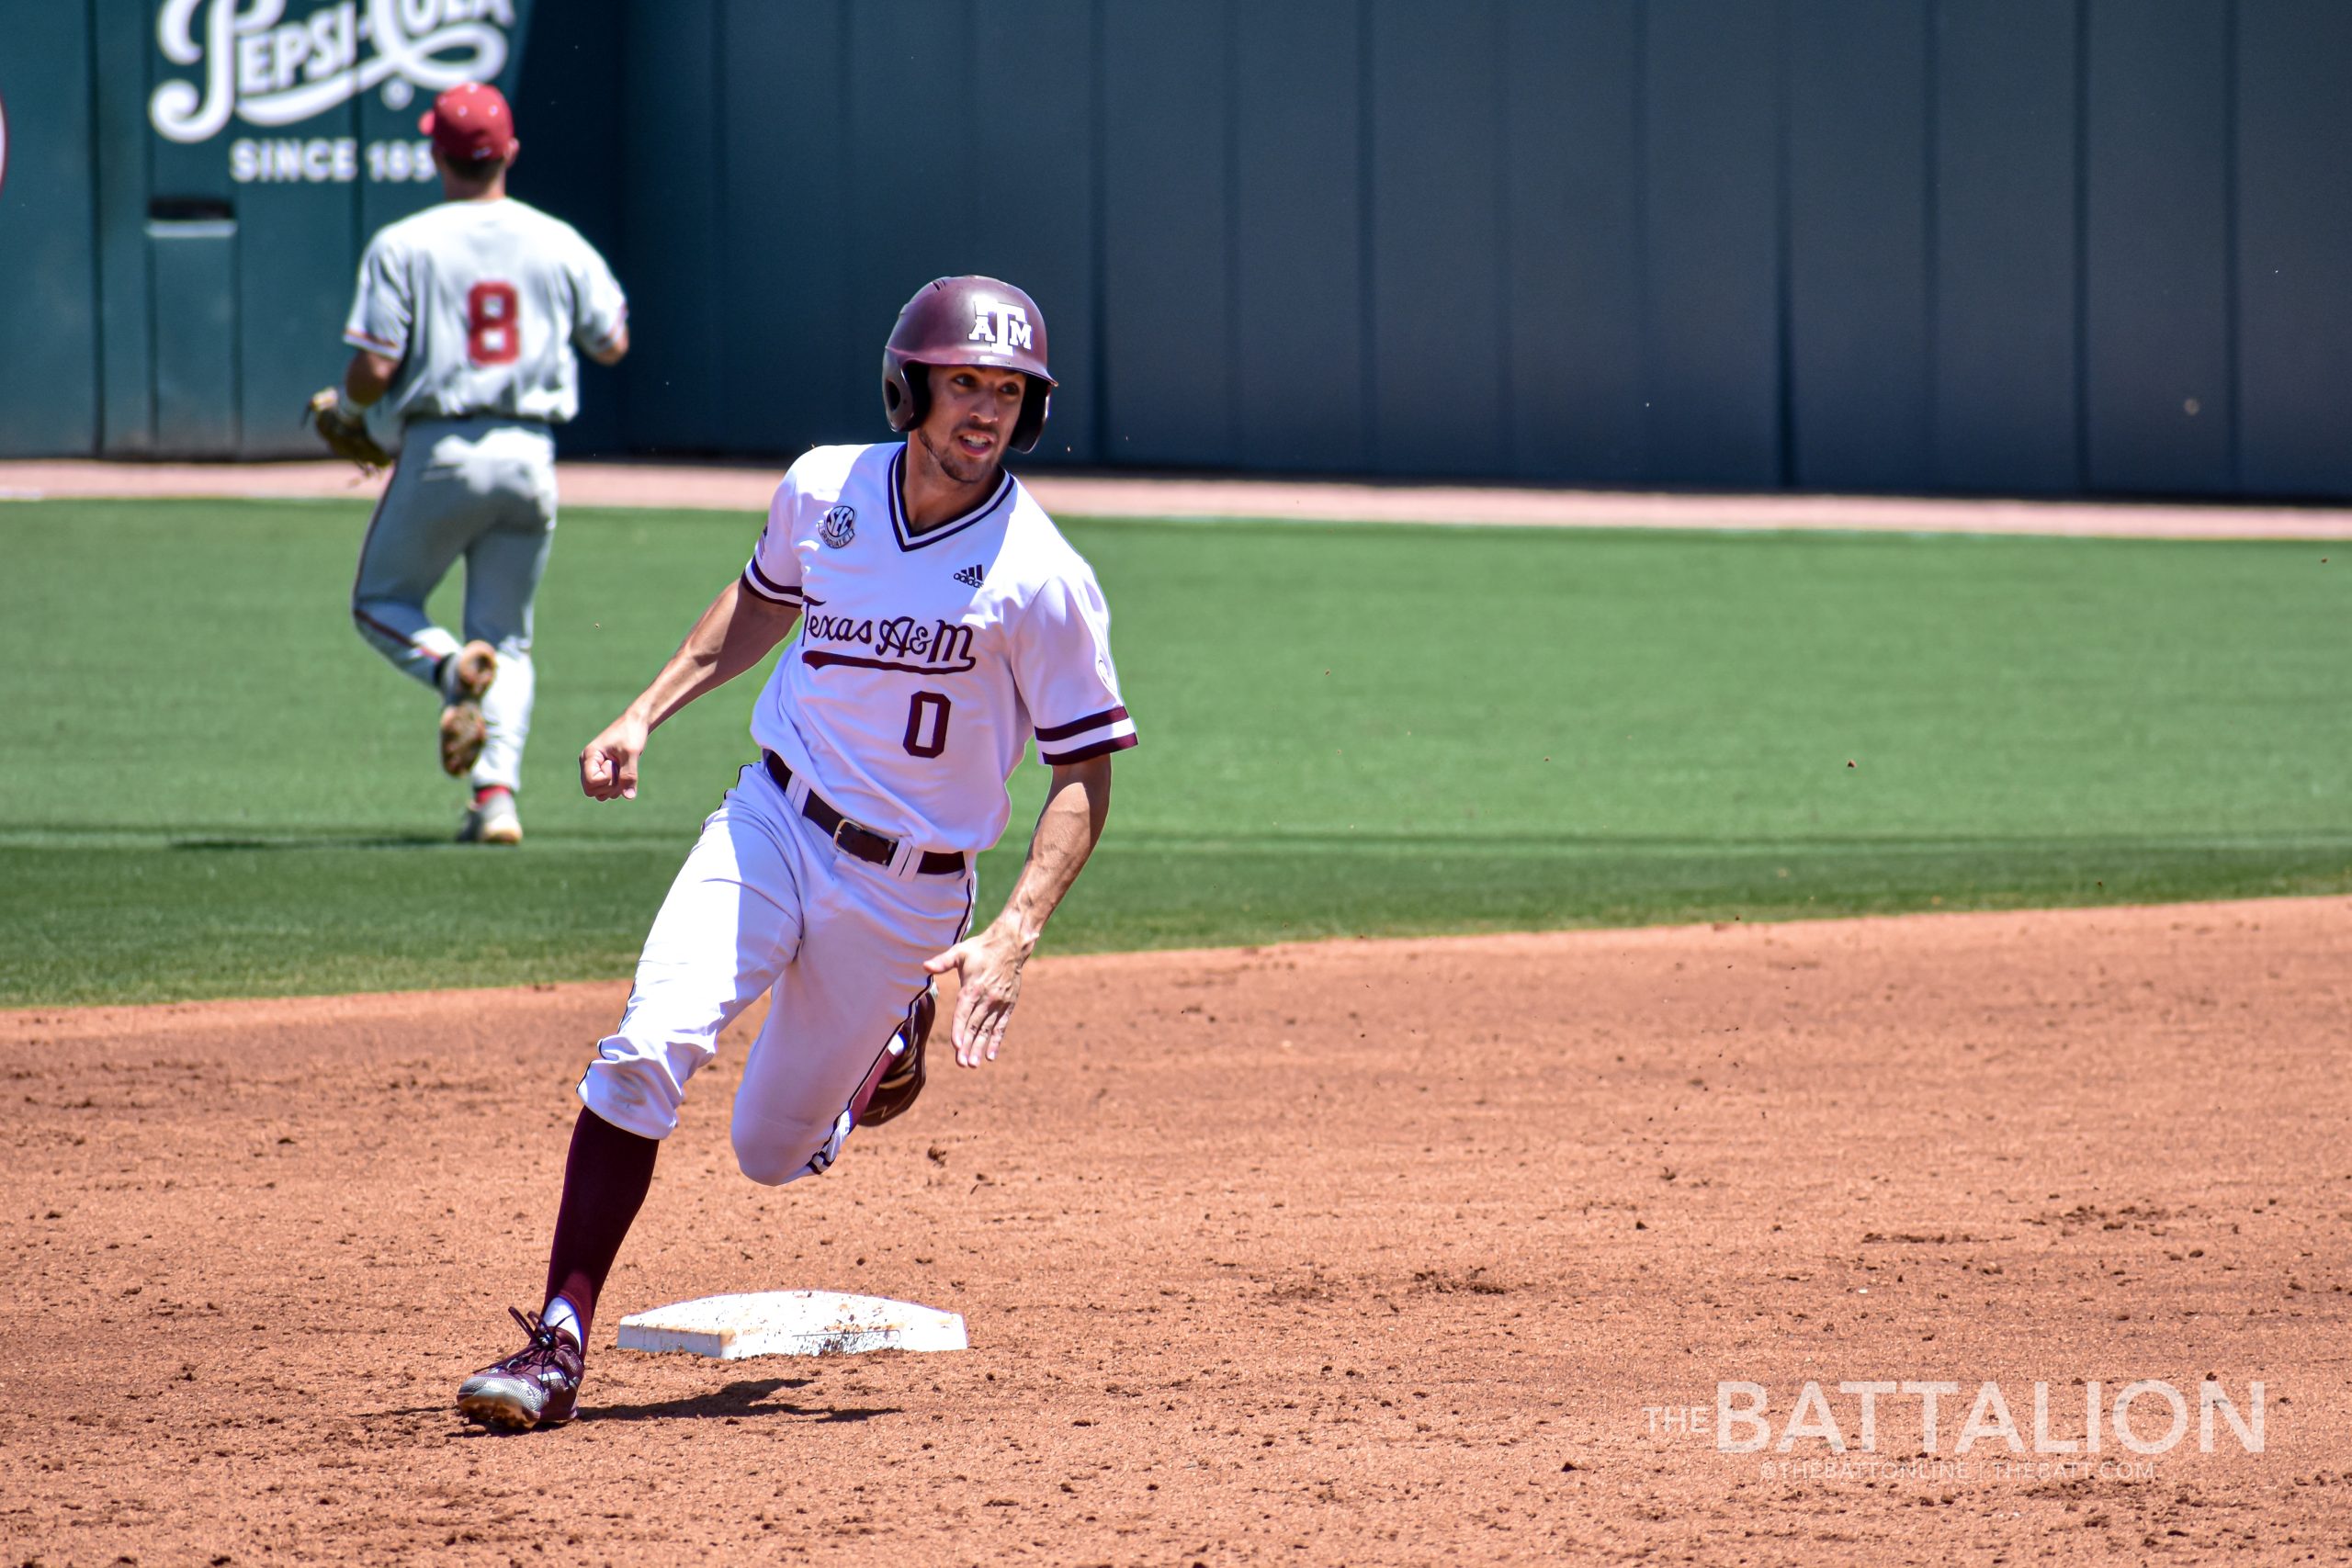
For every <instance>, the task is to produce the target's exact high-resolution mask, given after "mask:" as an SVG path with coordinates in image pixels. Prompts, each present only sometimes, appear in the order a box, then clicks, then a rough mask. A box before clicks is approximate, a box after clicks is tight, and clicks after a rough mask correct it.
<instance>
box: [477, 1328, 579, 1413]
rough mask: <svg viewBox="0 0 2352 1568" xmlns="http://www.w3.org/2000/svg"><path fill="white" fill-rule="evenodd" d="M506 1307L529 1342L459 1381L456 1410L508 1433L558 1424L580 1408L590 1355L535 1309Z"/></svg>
mask: <svg viewBox="0 0 2352 1568" xmlns="http://www.w3.org/2000/svg"><path fill="white" fill-rule="evenodd" d="M506 1310H507V1311H508V1312H509V1313H512V1314H514V1318H515V1322H517V1323H519V1324H521V1325H523V1332H524V1333H526V1334H527V1335H529V1336H530V1337H531V1342H530V1343H529V1344H528V1345H526V1346H524V1347H523V1348H521V1349H520V1350H517V1351H515V1354H513V1355H511V1356H509V1357H507V1358H506V1359H504V1360H503V1361H501V1362H499V1363H498V1364H497V1365H496V1366H492V1367H484V1368H483V1369H482V1370H481V1371H478V1372H476V1373H475V1374H474V1375H473V1376H471V1377H469V1378H468V1379H467V1380H466V1381H465V1382H462V1383H460V1384H458V1414H459V1415H460V1416H464V1417H465V1418H466V1419H467V1420H469V1421H479V1422H480V1423H481V1424H482V1425H483V1426H485V1427H499V1428H500V1429H501V1430H503V1431H508V1432H527V1431H529V1430H530V1429H531V1428H532V1427H556V1426H560V1425H562V1424H563V1423H564V1422H566V1421H569V1420H571V1418H572V1416H574V1415H576V1414H577V1413H578V1406H579V1400H580V1378H581V1374H582V1372H584V1371H586V1370H587V1359H586V1358H585V1357H583V1356H582V1354H581V1352H580V1345H579V1342H578V1341H576V1340H574V1339H573V1338H572V1337H571V1335H569V1334H564V1333H560V1332H559V1331H558V1330H556V1329H552V1328H549V1327H548V1325H546V1324H544V1323H542V1322H540V1321H539V1314H537V1313H535V1312H517V1311H515V1308H513V1307H508V1308H507V1309H506Z"/></svg>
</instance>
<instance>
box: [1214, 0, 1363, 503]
mask: <svg viewBox="0 0 2352 1568" xmlns="http://www.w3.org/2000/svg"><path fill="white" fill-rule="evenodd" d="M1360 11H1361V6H1359V5H1358V4H1357V3H1356V0H1293V3H1291V4H1285V5H1281V6H1255V5H1244V6H1241V7H1240V8H1239V10H1238V12H1237V13H1236V14H1235V17H1234V28H1235V32H1234V50H1233V59H1234V72H1235V75H1234V85H1233V96H1234V137H1235V141H1236V142H1237V143H1238V146H1239V147H1240V148H1244V149H1247V150H1248V151H1247V154H1246V155H1237V157H1236V158H1235V160H1234V162H1235V165H1236V166H1235V182H1234V218H1233V235H1232V247H1233V250H1232V256H1233V268H1234V298H1233V310H1234V330H1233V343H1234V358H1233V365H1232V371H1233V378H1232V394H1231V395H1232V400H1233V405H1234V410H1235V417H1236V419H1237V421H1238V424H1239V427H1240V428H1239V450H1238V461H1239V462H1240V463H1241V464H1243V465H1244V466H1245V467H1248V468H1266V469H1276V470H1283V469H1287V470H1291V471H1294V472H1297V471H1304V472H1310V473H1312V472H1325V473H1332V472H1342V471H1347V470H1351V469H1356V468H1362V467H1363V462H1364V452H1365V446H1364V436H1365V431H1366V429H1367V427H1368V420H1369V417H1370V405H1369V402H1368V400H1367V397H1366V393H1367V390H1368V389H1367V385H1366V381H1365V374H1364V372H1365V362H1364V346H1365V345H1364V340H1363V309H1364V303H1363V300H1364V296H1363V200H1362V195H1363V158H1364V148H1363V135H1362V126H1363V104H1362V96H1361V95H1362V90H1363V29H1362V28H1361V26H1360V25H1359V14H1360Z"/></svg>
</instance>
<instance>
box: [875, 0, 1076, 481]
mask: <svg viewBox="0 0 2352 1568" xmlns="http://www.w3.org/2000/svg"><path fill="white" fill-rule="evenodd" d="M970 4H971V6H972V53H971V64H972V68H973V71H974V73H975V74H976V77H977V80H978V85H977V87H976V89H975V92H976V107H978V110H979V112H978V113H977V114H976V115H975V118H974V124H973V141H972V148H973V152H974V155H975V159H976V161H977V165H978V168H979V169H980V170H982V171H984V175H983V177H982V178H981V180H980V181H979V188H978V201H977V202H976V203H975V206H974V211H973V214H972V227H971V230H970V233H969V250H968V256H967V259H966V260H964V261H961V262H959V263H958V264H957V265H959V266H961V267H963V268H964V269H965V270H967V271H972V272H980V273H986V274H987V275H989V276H991V277H1001V278H1003V279H1005V280H1006V281H1008V282H1011V283H1014V284H1017V285H1019V286H1020V287H1021V288H1023V290H1025V291H1026V292H1027V293H1028V295H1029V297H1030V298H1031V299H1035V300H1036V301H1037V309H1038V310H1041V311H1043V312H1044V314H1045V317H1046V328H1047V333H1048V341H1047V344H1046V347H1047V351H1048V353H1049V354H1050V355H1051V356H1052V362H1053V367H1054V376H1055V379H1056V380H1057V381H1059V382H1060V383H1061V385H1062V387H1063V388H1064V389H1066V390H1065V391H1059V392H1057V393H1056V394H1055V397H1054V405H1053V413H1052V418H1051V420H1050V421H1049V423H1047V424H1046V433H1045V435H1044V436H1043V437H1042V438H1041V439H1040V440H1039V441H1038V443H1037V450H1036V453H1035V457H1031V458H1030V459H1029V461H1030V462H1031V463H1033V464H1034V463H1046V464H1051V463H1057V462H1060V463H1091V462H1094V461H1096V460H1098V454H1097V440H1096V432H1095V428H1094V411H1095V399H1094V368H1093V367H1094V366H1095V364H1096V363H1097V361H1098V359H1099V357H1100V356H1099V355H1097V353H1096V344H1095V331H1094V313H1095V310H1094V307H1095V300H1094V289H1095V281H1096V280H1095V267H1094V235H1095V212H1094V185H1095V168H1094V159H1095V156H1096V152H1095V145H1094V142H1095V126H1096V124H1097V123H1098V121H1099V118H1100V116H1099V114H1098V112H1097V111H1098V109H1099V107H1100V106H1099V105H1098V104H1097V102H1096V99H1095V94H1096V90H1097V85H1096V80H1095V76H1096V73H1095V65H1094V32H1093V13H1094V7H1093V5H1092V3H1091V0H1030V3H1029V4H1027V5H1024V6H1019V7H1009V6H1002V5H997V4H991V3H990V0H970ZM997 83H1018V84H1020V93H1019V96H1018V100H1017V101H1016V102H1008V101H1006V100H1005V98H1004V97H1003V96H1001V94H999V93H997V92H995V91H994V90H992V88H991V84H997ZM875 346H876V351H877V352H878V350H879V348H880V346H881V345H880V344H878V343H877V344H876V345H875Z"/></svg>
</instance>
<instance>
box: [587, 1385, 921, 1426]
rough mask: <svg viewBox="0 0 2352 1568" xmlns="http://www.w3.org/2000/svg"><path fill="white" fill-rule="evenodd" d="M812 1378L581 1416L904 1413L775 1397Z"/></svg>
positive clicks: (819, 1418)
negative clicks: (790, 1402)
mask: <svg viewBox="0 0 2352 1568" xmlns="http://www.w3.org/2000/svg"><path fill="white" fill-rule="evenodd" d="M812 1381H813V1380H811V1379H809V1378H747V1379H745V1380H743V1381H741V1382H730V1383H729V1384H728V1385H727V1386H726V1387H725V1388H722V1389H719V1390H718V1391H717V1392H716V1393H698V1394H695V1395H694V1396H693V1397H692V1398H690V1399H668V1400H663V1401H662V1402H661V1403H659V1404H598V1405H593V1406H590V1407H589V1408H587V1409H584V1410H582V1411H581V1413H580V1419H581V1420H582V1421H674V1420H681V1419H696V1420H700V1419H707V1418H709V1417H711V1416H732V1417H734V1418H736V1419H738V1420H741V1419H743V1418H745V1417H749V1416H786V1417H788V1418H790V1419H794V1420H799V1421H809V1422H816V1423H823V1422H832V1421H871V1420H873V1419H874V1418H875V1417H876V1416H899V1415H902V1414H904V1411H903V1410H902V1409H901V1408H900V1407H899V1406H898V1405H895V1404H882V1405H826V1404H787V1403H786V1402H785V1401H783V1400H780V1399H775V1398H773V1397H772V1396H773V1395H774V1394H775V1392H776V1391H777V1390H778V1389H793V1388H806V1387H808V1386H809V1383H810V1382H812Z"/></svg>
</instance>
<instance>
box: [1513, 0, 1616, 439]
mask: <svg viewBox="0 0 2352 1568" xmlns="http://www.w3.org/2000/svg"><path fill="white" fill-rule="evenodd" d="M1638 5H1639V0H1589V3H1587V4H1581V5H1576V6H1563V5H1557V4H1554V3H1552V0H1513V3H1512V4H1511V5H1510V6H1509V8H1508V9H1507V11H1506V12H1505V15H1504V29H1505V32H1504V47H1503V78H1502V89H1503V104H1504V114H1505V121H1504V140H1505V143H1506V145H1507V146H1508V148H1509V153H1508V164H1507V168H1506V173H1507V175H1508V178H1509V185H1508V186H1507V188H1506V190H1505V192H1504V208H1505V224H1506V229H1507V235H1506V242H1505V243H1506V246H1507V254H1508V257H1509V263H1510V270H1509V272H1508V274H1507V276H1506V289H1507V292H1508V294H1509V297H1510V320H1509V322H1508V329H1507V333H1506V337H1507V342H1506V345H1505V351H1506V353H1507V355H1508V356H1509V365H1510V406H1509V407H1508V408H1507V409H1506V410H1505V411H1504V412H1505V418H1504V423H1505V427H1506V428H1507V429H1508V430H1509V432H1510V451H1511V472H1512V473H1513V474H1515V475H1518V476H1520V477H1522V478H1526V479H1552V480H1583V481H1585V482H1588V483H1594V482H1598V483H1602V484H1631V483H1634V482H1636V481H1638V480H1639V479H1642V477H1643V475H1644V473H1645V457H1644V453H1643V432H1644V429H1645V421H1644V417H1643V412H1642V399H1643V389H1644V383H1645V374H1644V370H1643V365H1642V294H1643V285H1644V277H1643V271H1644V269H1643V265H1642V216H1641V214H1642V206H1641V167H1642V160H1641V154H1640V148H1641V106H1640V103H1639V100H1638V96H1637V93H1638V87H1639V83H1640V81H1641V70H1640V65H1639V61H1640V20H1639V17H1638V14H1637V6H1638Z"/></svg>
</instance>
